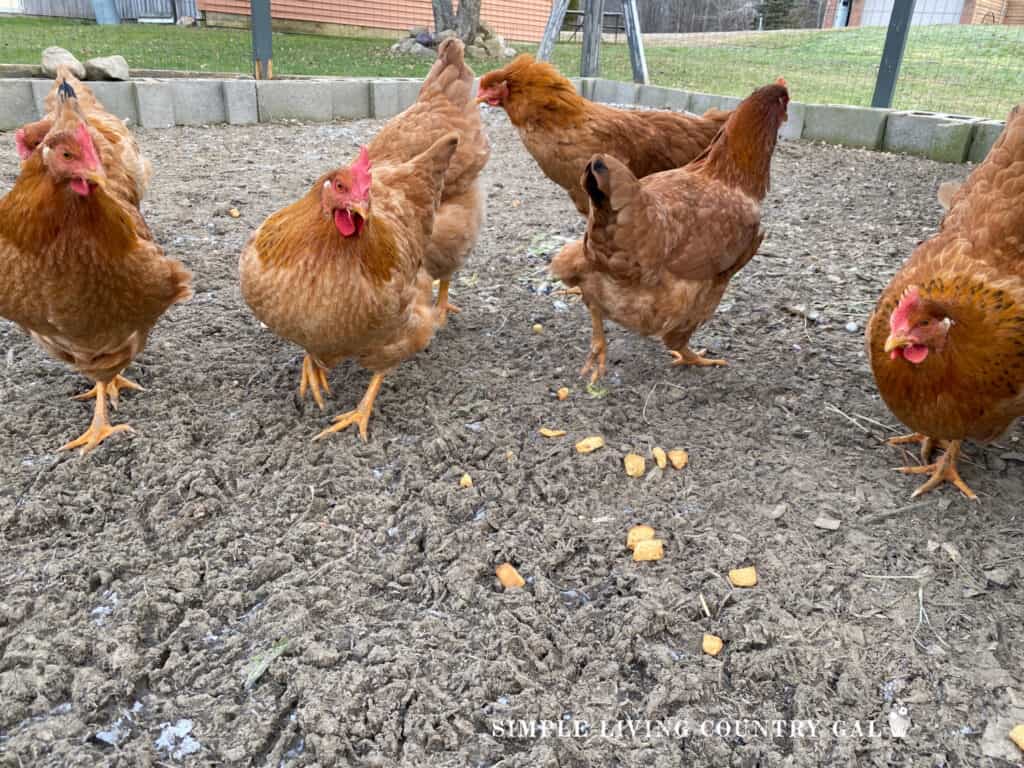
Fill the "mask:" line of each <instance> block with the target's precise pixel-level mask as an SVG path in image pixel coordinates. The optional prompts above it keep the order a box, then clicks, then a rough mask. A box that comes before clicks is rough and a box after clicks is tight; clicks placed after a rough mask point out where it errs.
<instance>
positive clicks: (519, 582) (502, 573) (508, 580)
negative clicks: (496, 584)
mask: <svg viewBox="0 0 1024 768" xmlns="http://www.w3.org/2000/svg"><path fill="white" fill-rule="evenodd" d="M494 575H495V576H497V577H498V581H500V582H501V586H503V587H504V588H505V589H521V588H522V587H524V586H525V585H526V580H525V579H524V578H523V577H522V576H520V575H519V571H517V570H516V567H515V566H514V565H512V563H502V564H501V565H499V566H498V567H497V568H495V569H494Z"/></svg>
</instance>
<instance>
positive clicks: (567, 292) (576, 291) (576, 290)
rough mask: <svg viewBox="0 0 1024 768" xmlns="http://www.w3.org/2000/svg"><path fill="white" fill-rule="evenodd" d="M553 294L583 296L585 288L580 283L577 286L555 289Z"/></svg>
mask: <svg viewBox="0 0 1024 768" xmlns="http://www.w3.org/2000/svg"><path fill="white" fill-rule="evenodd" d="M551 295H552V296H579V297H580V298H582V297H583V289H582V288H580V287H579V286H578V285H577V286H576V287H575V288H566V289H565V290H563V291H555V292H554V293H553V294H551Z"/></svg>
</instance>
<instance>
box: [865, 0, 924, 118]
mask: <svg viewBox="0 0 1024 768" xmlns="http://www.w3.org/2000/svg"><path fill="white" fill-rule="evenodd" d="M913 16H914V0H895V2H894V3H893V6H892V16H890V17H889V31H888V32H886V33H885V48H883V49H882V63H881V64H879V65H878V80H876V81H875V95H874V96H873V97H872V98H871V106H872V107H891V106H892V97H893V94H895V93H896V80H897V78H899V76H900V65H901V64H902V63H903V51H904V50H906V47H907V34H908V33H909V32H910V20H911V19H912V18H913Z"/></svg>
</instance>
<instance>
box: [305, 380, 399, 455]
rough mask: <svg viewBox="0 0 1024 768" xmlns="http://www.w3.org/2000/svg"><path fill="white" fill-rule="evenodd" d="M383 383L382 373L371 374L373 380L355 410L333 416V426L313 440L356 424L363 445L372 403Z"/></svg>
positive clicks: (371, 411)
mask: <svg viewBox="0 0 1024 768" xmlns="http://www.w3.org/2000/svg"><path fill="white" fill-rule="evenodd" d="M383 383H384V374H383V373H375V374H373V378H371V379H370V386H368V387H367V388H366V394H365V395H363V399H362V400H360V401H359V405H358V406H357V407H356V409H355V410H354V411H349V412H348V413H343V414H341V415H340V416H335V417H334V425H333V426H330V427H328V428H327V429H325V430H324V431H323V432H321V433H320V434H318V435H317V436H316V437H314V438H313V439H314V440H319V439H320V438H322V437H325V436H327V435H329V434H331V433H332V432H340V431H341V430H343V429H347V428H348V427H350V426H352V425H353V424H357V425H358V426H359V436H360V437H361V438H362V439H363V442H364V443H365V442H366V429H367V426H368V425H369V423H370V414H371V413H373V401H374V400H376V399H377V393H378V392H380V385H381V384H383Z"/></svg>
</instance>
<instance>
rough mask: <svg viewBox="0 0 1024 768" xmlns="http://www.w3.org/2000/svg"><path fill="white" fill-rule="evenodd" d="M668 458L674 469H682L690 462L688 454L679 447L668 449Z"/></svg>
mask: <svg viewBox="0 0 1024 768" xmlns="http://www.w3.org/2000/svg"><path fill="white" fill-rule="evenodd" d="M668 460H669V461H671V462H672V466H673V467H675V468H676V469H682V468H683V467H685V466H686V465H687V464H689V463H690V454H688V453H687V452H686V451H684V450H681V449H678V450H674V451H669V452H668Z"/></svg>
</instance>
